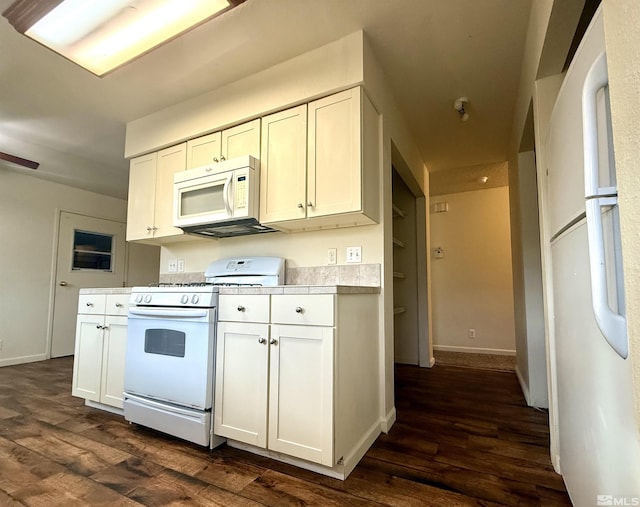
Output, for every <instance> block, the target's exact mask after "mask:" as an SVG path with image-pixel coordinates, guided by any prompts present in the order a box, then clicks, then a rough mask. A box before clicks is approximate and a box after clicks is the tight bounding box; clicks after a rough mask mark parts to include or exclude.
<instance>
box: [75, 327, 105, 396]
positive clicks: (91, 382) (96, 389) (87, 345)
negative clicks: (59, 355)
mask: <svg viewBox="0 0 640 507" xmlns="http://www.w3.org/2000/svg"><path fill="white" fill-rule="evenodd" d="M103 325H104V315H78V318H77V321H76V348H75V355H74V358H73V383H72V388H71V394H73V395H74V396H79V397H80V398H85V399H87V400H91V401H100V382H101V380H102V379H101V374H100V372H101V371H102V348H103V338H104V332H103V330H102V326H103Z"/></svg>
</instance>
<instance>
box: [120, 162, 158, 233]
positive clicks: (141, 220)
mask: <svg viewBox="0 0 640 507" xmlns="http://www.w3.org/2000/svg"><path fill="white" fill-rule="evenodd" d="M157 162H158V154H157V153H150V154H149V155H143V156H142V157H137V158H134V159H132V160H131V162H130V163H129V201H128V203H127V241H135V240H137V239H148V238H151V237H152V236H153V229H152V227H153V218H154V213H155V200H156V197H155V196H156V165H157Z"/></svg>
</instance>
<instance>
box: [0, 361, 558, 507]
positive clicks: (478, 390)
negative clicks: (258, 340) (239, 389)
mask: <svg viewBox="0 0 640 507" xmlns="http://www.w3.org/2000/svg"><path fill="white" fill-rule="evenodd" d="M72 366H73V359H72V358H61V359H54V360H49V361H43V362H41V363H32V364H27V365H18V366H11V367H5V368H0V505H1V506H4V505H32V506H46V507H51V506H58V505H59V506H64V507H69V506H76V505H83V506H84V505H145V506H155V505H163V506H164V505H169V506H176V507H177V506H217V505H220V506H247V507H256V506H261V505H267V506H278V507H280V506H288V505H320V506H351V505H354V506H361V505H362V506H365V505H367V506H368V505H376V506H379V505H394V506H409V507H411V506H422V505H424V506H431V505H433V506H436V505H437V506H443V507H449V506H457V505H460V506H468V505H482V506H494V505H513V506H516V505H518V506H519V505H527V506H541V507H554V506H566V505H570V501H569V498H568V496H567V495H566V492H565V491H564V485H563V483H562V480H561V478H560V476H558V475H557V474H556V473H555V472H554V471H553V469H552V467H551V463H550V460H549V456H548V449H549V434H548V414H547V413H546V412H544V411H538V410H534V409H531V408H530V407H527V406H526V403H525V402H524V398H523V396H522V393H521V391H520V387H519V384H518V381H517V379H516V377H515V375H513V373H505V372H491V371H479V370H472V369H469V368H457V367H440V366H438V365H436V366H435V367H434V368H431V369H426V368H418V367H412V366H405V365H396V368H395V374H396V384H395V385H396V393H395V395H396V408H397V417H398V420H397V422H396V424H395V425H394V426H393V427H392V429H391V431H390V432H389V434H388V435H381V436H380V437H379V438H378V439H377V441H376V442H375V443H374V445H373V447H372V448H371V449H370V450H369V452H367V454H366V455H365V457H364V458H363V459H362V460H361V462H360V463H359V464H358V466H357V467H356V468H355V470H354V471H353V473H352V474H351V475H350V476H349V478H347V480H345V481H340V480H337V479H332V478H330V477H326V476H323V475H319V474H316V473H313V472H311V471H308V470H304V469H301V468H298V467H294V466H292V465H289V464H286V463H281V462H277V461H273V460H271V459H269V458H265V457H262V456H258V455H254V454H251V453H247V452H245V451H241V450H238V449H234V448H231V447H227V446H222V447H220V448H218V449H215V450H213V451H209V450H207V449H205V448H203V447H200V446H197V445H195V444H190V443H188V442H184V441H181V440H179V439H176V438H173V437H170V436H167V435H163V434H161V433H158V432H155V431H153V430H148V429H146V428H142V427H139V426H136V425H130V424H128V423H127V422H126V421H125V420H124V419H123V418H122V417H121V416H119V415H116V414H111V413H107V412H103V411H101V410H96V409H93V408H89V407H86V406H84V403H83V400H80V399H78V398H74V397H72V396H71V374H72Z"/></svg>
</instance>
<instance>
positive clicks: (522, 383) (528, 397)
mask: <svg viewBox="0 0 640 507" xmlns="http://www.w3.org/2000/svg"><path fill="white" fill-rule="evenodd" d="M516 377H518V382H519V383H520V389H522V394H524V399H525V401H526V402H527V405H529V406H531V395H530V394H529V386H528V385H527V383H526V382H525V381H524V377H523V376H522V373H521V372H520V368H519V367H518V366H517V365H516Z"/></svg>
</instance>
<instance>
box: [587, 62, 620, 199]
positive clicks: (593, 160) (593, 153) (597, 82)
mask: <svg viewBox="0 0 640 507" xmlns="http://www.w3.org/2000/svg"><path fill="white" fill-rule="evenodd" d="M608 83H609V74H608V71H607V57H606V55H605V53H604V51H603V52H602V53H600V54H599V55H598V57H597V58H596V59H595V60H594V62H593V65H591V68H590V69H589V72H587V76H586V78H585V81H584V85H583V88H582V141H583V149H584V157H583V160H584V189H585V190H584V191H585V194H584V195H585V197H587V198H589V197H591V196H594V195H601V191H600V190H601V189H600V188H599V185H600V178H599V173H600V167H599V164H598V160H599V158H598V120H597V110H596V107H597V106H596V96H597V94H598V91H600V90H601V89H602V88H604V87H605V86H607V84H608ZM607 190H608V191H609V193H611V190H610V189H607ZM614 192H615V189H614Z"/></svg>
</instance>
